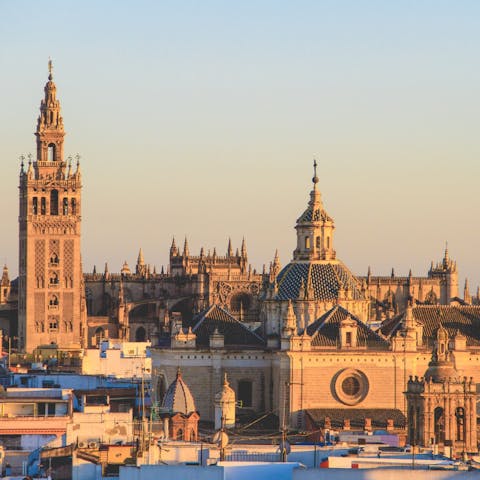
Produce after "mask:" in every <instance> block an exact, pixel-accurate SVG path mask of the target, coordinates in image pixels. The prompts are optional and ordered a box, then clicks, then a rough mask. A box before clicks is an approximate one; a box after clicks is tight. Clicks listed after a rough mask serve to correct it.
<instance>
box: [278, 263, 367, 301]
mask: <svg viewBox="0 0 480 480" xmlns="http://www.w3.org/2000/svg"><path fill="white" fill-rule="evenodd" d="M277 285H278V294H277V296H276V299H277V300H297V299H299V298H302V296H304V295H305V292H307V291H308V290H310V291H311V293H312V294H313V296H312V297H309V298H308V299H309V300H320V301H329V300H334V299H337V298H338V297H339V291H340V290H343V291H344V292H345V293H346V292H347V291H348V295H349V297H350V298H351V299H353V300H362V299H364V298H365V296H364V294H363V292H362V290H361V284H360V282H359V281H358V280H357V279H356V278H355V277H354V275H353V274H352V273H351V272H350V271H349V270H348V268H347V267H346V266H345V265H344V264H343V263H342V262H340V261H338V260H334V261H330V262H320V263H319V262H295V261H293V262H291V263H289V264H288V265H287V266H286V267H285V268H284V269H283V270H282V271H281V272H280V273H279V274H278V277H277ZM302 285H303V289H304V291H302ZM305 298H306V296H305Z"/></svg>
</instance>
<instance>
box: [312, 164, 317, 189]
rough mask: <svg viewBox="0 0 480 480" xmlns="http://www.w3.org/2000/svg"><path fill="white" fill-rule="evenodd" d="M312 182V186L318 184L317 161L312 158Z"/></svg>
mask: <svg viewBox="0 0 480 480" xmlns="http://www.w3.org/2000/svg"><path fill="white" fill-rule="evenodd" d="M312 182H313V183H314V184H317V183H318V177H317V160H316V159H315V158H314V159H313V178H312Z"/></svg>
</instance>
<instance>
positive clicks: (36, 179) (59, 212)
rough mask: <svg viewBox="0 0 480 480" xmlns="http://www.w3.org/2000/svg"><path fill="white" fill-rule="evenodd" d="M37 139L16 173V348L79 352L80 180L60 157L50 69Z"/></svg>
mask: <svg viewBox="0 0 480 480" xmlns="http://www.w3.org/2000/svg"><path fill="white" fill-rule="evenodd" d="M49 67H50V74H49V77H48V82H47V84H46V85H45V89H44V90H45V96H44V98H43V99H42V102H41V105H40V116H39V117H38V123H37V129H36V132H35V136H36V138H37V155H36V159H35V160H34V161H32V160H31V158H29V160H28V165H27V166H26V168H25V165H24V164H23V162H22V167H21V171H20V185H19V190H20V214H19V233H20V235H19V237H20V238H19V240H20V245H19V247H20V248H19V252H20V259H19V281H18V338H19V347H20V349H22V350H25V351H29V352H30V351H32V350H33V349H34V348H35V347H37V346H38V345H44V344H50V343H55V344H58V345H62V347H64V348H65V349H78V348H80V347H81V346H82V344H83V340H84V328H85V320H86V316H85V314H86V312H85V309H84V308H83V302H84V284H83V274H82V265H81V257H80V239H81V229H80V225H81V199H82V197H81V192H82V179H81V173H80V164H79V162H78V160H77V164H76V168H75V170H73V169H72V164H71V159H70V160H69V161H68V162H67V161H66V159H65V156H64V148H63V144H64V138H65V130H64V126H63V118H62V115H61V110H60V101H59V100H58V99H57V91H56V90H57V88H56V85H55V83H54V82H53V75H52V66H51V63H50V65H49Z"/></svg>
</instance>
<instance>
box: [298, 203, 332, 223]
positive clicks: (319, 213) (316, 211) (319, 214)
mask: <svg viewBox="0 0 480 480" xmlns="http://www.w3.org/2000/svg"><path fill="white" fill-rule="evenodd" d="M320 221H329V222H332V221H333V219H332V217H330V216H329V215H328V213H327V212H326V211H325V209H323V208H322V207H318V208H314V207H313V205H310V204H309V205H308V207H307V209H306V210H305V211H304V212H303V213H302V214H301V215H300V217H298V219H297V223H310V222H320Z"/></svg>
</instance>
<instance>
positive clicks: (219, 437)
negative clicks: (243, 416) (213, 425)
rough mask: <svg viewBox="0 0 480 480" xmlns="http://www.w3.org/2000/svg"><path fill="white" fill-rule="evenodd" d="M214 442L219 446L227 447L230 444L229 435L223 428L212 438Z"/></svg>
mask: <svg viewBox="0 0 480 480" xmlns="http://www.w3.org/2000/svg"><path fill="white" fill-rule="evenodd" d="M212 443H215V444H216V445H217V446H218V448H225V447H226V446H227V445H228V435H227V434H226V433H225V432H223V431H222V430H218V432H216V433H215V435H214V436H213V438H212Z"/></svg>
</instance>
